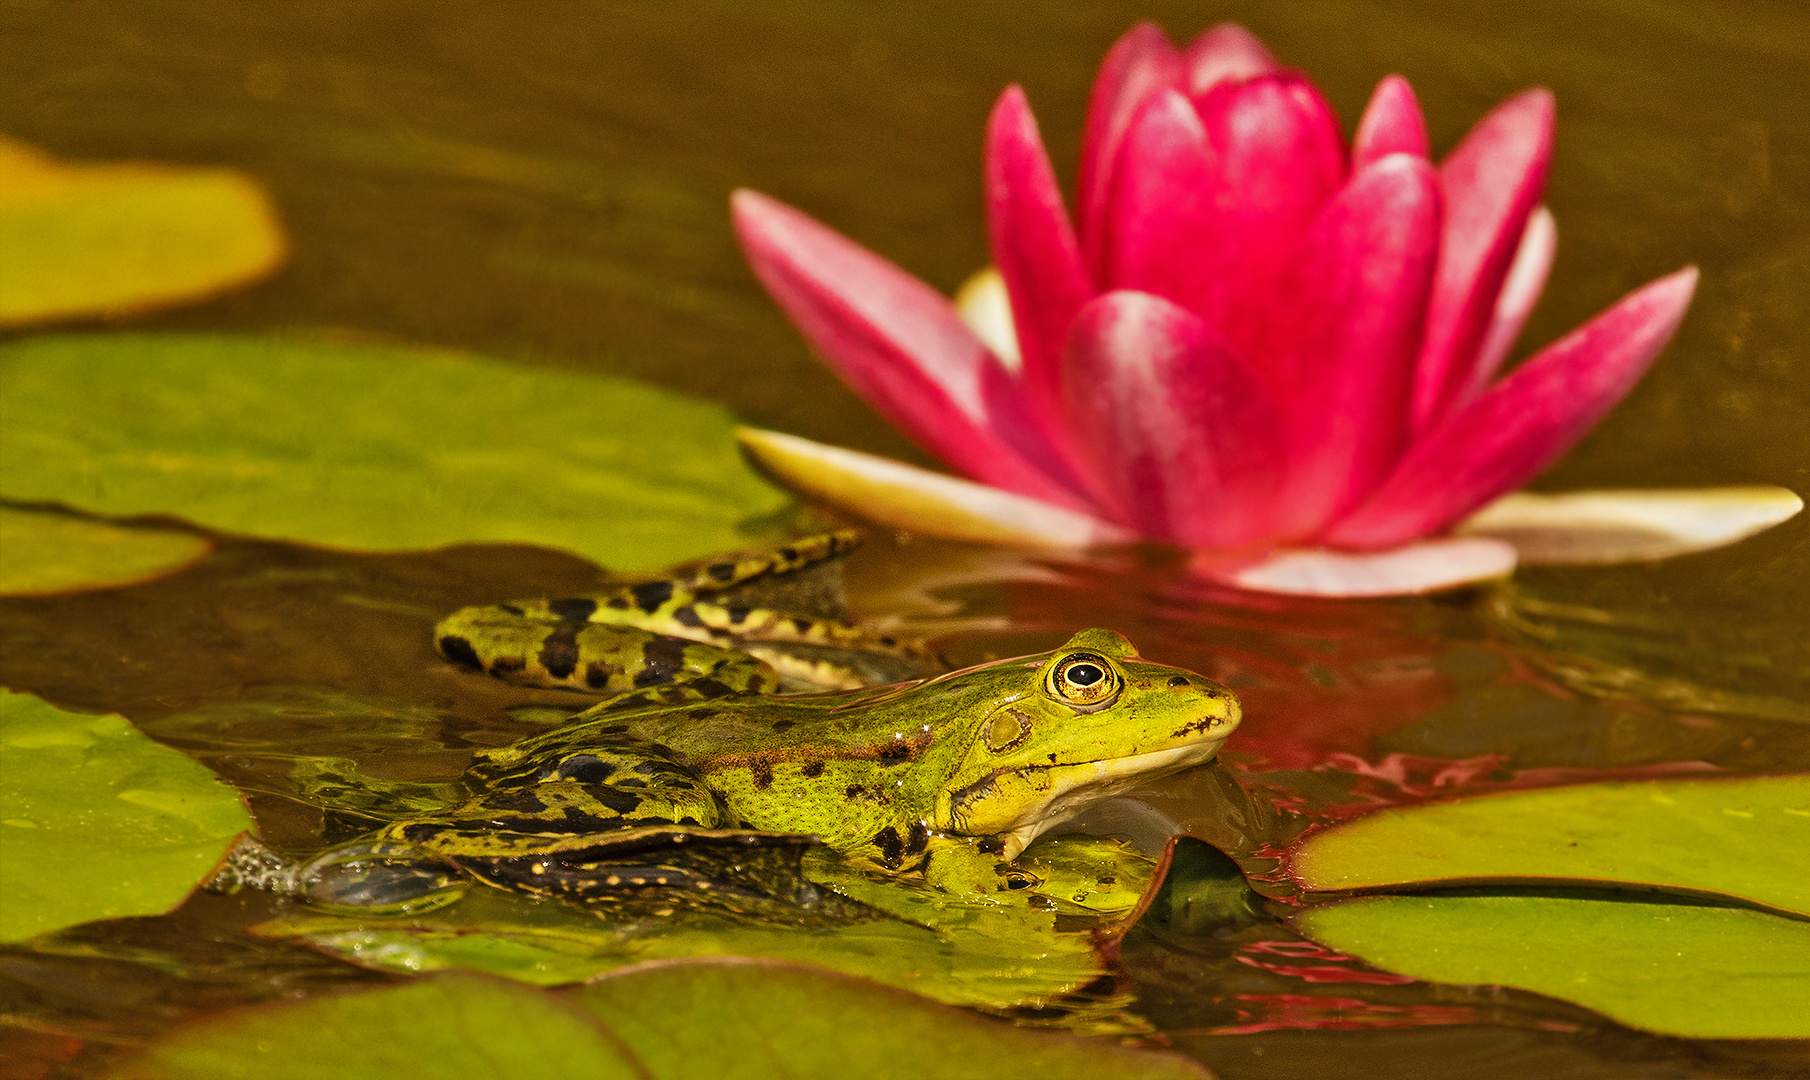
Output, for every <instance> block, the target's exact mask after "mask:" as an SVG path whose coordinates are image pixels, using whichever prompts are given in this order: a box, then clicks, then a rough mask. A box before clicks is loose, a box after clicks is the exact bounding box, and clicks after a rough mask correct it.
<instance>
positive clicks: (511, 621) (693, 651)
mask: <svg viewBox="0 0 1810 1080" xmlns="http://www.w3.org/2000/svg"><path fill="white" fill-rule="evenodd" d="M434 642H435V644H436V645H437V646H438V648H439V650H440V654H441V655H442V656H444V657H446V659H448V660H450V661H452V662H453V663H455V664H458V665H460V666H461V667H465V668H469V669H471V670H474V671H484V672H488V673H490V674H491V675H494V676H496V677H497V678H499V679H503V680H505V681H507V682H513V683H519V684H522V685H526V686H546V687H561V688H566V689H572V690H583V691H586V692H588V693H593V694H611V695H613V694H625V693H630V692H632V691H636V690H645V689H648V688H652V687H663V686H672V685H675V684H687V685H690V686H691V691H690V693H689V695H688V697H687V698H686V700H701V699H705V698H714V697H725V696H728V695H732V694H744V693H767V692H770V691H772V690H775V689H777V688H778V686H779V677H778V676H777V675H776V674H774V672H773V671H772V669H770V668H768V667H767V666H766V665H765V664H764V663H762V662H761V661H760V660H758V659H756V658H754V657H752V656H749V655H748V654H746V653H744V652H742V651H740V650H738V649H732V648H725V647H722V646H717V645H711V644H708V643H705V642H699V641H693V640H689V639H685V638H680V637H674V636H671V635H662V634H658V633H654V632H650V631H647V630H642V629H638V628H635V627H629V626H611V625H607V624H602V623H587V622H582V621H571V620H566V619H559V618H553V619H549V618H545V617H540V618H537V617H534V616H533V615H531V614H529V613H528V612H527V611H526V610H525V608H524V607H523V605H519V604H493V605H490V606H487V607H470V608H464V609H462V610H460V611H456V612H454V613H453V614H451V615H449V616H447V617H446V618H445V619H442V620H441V621H440V623H439V625H437V626H436V627H435V628H434Z"/></svg>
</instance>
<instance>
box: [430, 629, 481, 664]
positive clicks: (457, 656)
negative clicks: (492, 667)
mask: <svg viewBox="0 0 1810 1080" xmlns="http://www.w3.org/2000/svg"><path fill="white" fill-rule="evenodd" d="M440 655H441V656H444V657H446V658H447V659H448V660H451V661H452V662H453V663H455V664H457V665H459V666H460V667H462V668H470V669H472V670H473V671H483V670H484V661H482V660H480V659H478V651H477V650H476V649H474V648H472V647H471V642H469V641H466V640H465V639H464V638H462V637H457V636H455V635H453V634H448V635H446V636H445V637H443V638H441V639H440Z"/></svg>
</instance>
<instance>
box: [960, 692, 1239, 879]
mask: <svg viewBox="0 0 1810 1080" xmlns="http://www.w3.org/2000/svg"><path fill="white" fill-rule="evenodd" d="M1232 726H1234V725H1227V726H1226V728H1225V730H1224V732H1223V734H1222V735H1221V737H1220V738H1217V739H1211V740H1207V741H1204V742H1193V743H1188V744H1185V745H1183V746H1171V747H1168V748H1166V749H1162V750H1151V751H1149V752H1147V753H1143V754H1131V755H1127V756H1125V757H1115V758H1106V759H1104V760H1101V761H1081V762H1065V763H1062V764H1059V765H1027V766H1020V767H1017V768H1011V769H1001V770H999V771H998V772H995V773H990V774H988V775H987V776H984V777H982V778H980V779H979V780H977V781H975V782H974V783H972V784H969V785H968V786H967V787H965V788H961V789H960V790H957V791H953V792H950V794H949V806H948V817H947V818H946V819H945V821H946V822H947V824H948V828H949V831H950V832H954V833H958V834H962V835H967V836H997V837H998V839H999V840H1000V842H1001V843H1002V844H1003V845H1004V849H1003V850H1002V852H1001V855H1002V857H1004V858H1005V859H1008V860H1010V859H1015V858H1017V857H1018V855H1019V853H1021V852H1022V851H1024V849H1025V848H1027V847H1029V846H1030V843H1031V841H1033V840H1035V839H1037V837H1038V836H1040V835H1042V834H1043V833H1044V832H1047V831H1048V830H1049V829H1051V828H1052V827H1054V826H1056V825H1060V824H1061V823H1063V822H1064V821H1067V820H1068V819H1069V818H1072V817H1074V816H1075V815H1076V814H1079V813H1080V812H1081V811H1083V810H1085V809H1087V808H1088V807H1089V806H1092V805H1093V804H1094V803H1097V802H1099V801H1100V800H1101V799H1107V798H1111V797H1112V796H1114V795H1118V794H1121V793H1123V792H1125V791H1127V790H1130V789H1131V788H1133V787H1136V786H1137V785H1139V784H1141V783H1144V782H1145V781H1147V780H1154V779H1156V778H1157V777H1160V776H1168V775H1169V774H1170V773H1176V772H1180V771H1181V770H1183V769H1186V768H1190V767H1192V766H1195V765H1199V764H1201V763H1203V762H1206V761H1209V760H1211V759H1212V757H1213V755H1214V754H1216V753H1218V752H1219V746H1220V744H1221V743H1222V742H1224V741H1225V738H1224V736H1225V735H1229V734H1231V727H1232ZM1004 807H1014V808H1016V809H1015V812H1011V813H1002V812H1001V810H1002V808H1004Z"/></svg>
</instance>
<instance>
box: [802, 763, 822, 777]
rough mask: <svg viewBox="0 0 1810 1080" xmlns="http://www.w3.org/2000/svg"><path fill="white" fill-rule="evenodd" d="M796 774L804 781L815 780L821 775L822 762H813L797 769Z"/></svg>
mask: <svg viewBox="0 0 1810 1080" xmlns="http://www.w3.org/2000/svg"><path fill="white" fill-rule="evenodd" d="M798 772H799V775H801V776H803V777H804V778H805V779H806V780H815V779H817V778H818V777H819V776H822V775H823V762H821V761H813V762H811V763H810V764H809V765H806V766H804V767H803V768H802V769H799V770H798Z"/></svg>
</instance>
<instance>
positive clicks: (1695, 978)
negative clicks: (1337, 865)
mask: <svg viewBox="0 0 1810 1080" xmlns="http://www.w3.org/2000/svg"><path fill="white" fill-rule="evenodd" d="M1294 924H1295V928H1296V929H1298V930H1300V931H1301V932H1302V933H1304V934H1306V935H1308V936H1310V937H1312V938H1314V939H1315V940H1317V941H1320V942H1322V943H1324V944H1326V945H1330V946H1331V947H1333V948H1335V949H1339V950H1342V951H1344V952H1347V953H1351V954H1354V955H1356V956H1359V957H1362V958H1363V959H1364V960H1366V961H1368V962H1369V963H1372V964H1375V965H1376V966H1378V967H1382V968H1386V969H1388V970H1389V971H1393V972H1399V973H1401V974H1404V975H1411V976H1413V977H1415V978H1418V979H1426V980H1431V981H1437V982H1445V983H1471V984H1486V985H1494V986H1513V987H1519V988H1520V989H1523V990H1532V991H1534V992H1536V993H1541V994H1546V995H1548V996H1551V997H1556V998H1563V999H1564V1000H1566V1001H1572V1002H1576V1003H1577V1004H1579V1005H1583V1006H1586V1007H1587V1008H1591V1009H1595V1010H1596V1011H1597V1012H1600V1013H1602V1014H1604V1015H1605V1016H1608V1017H1611V1018H1613V1019H1615V1020H1617V1021H1619V1022H1621V1023H1623V1024H1628V1025H1630V1026H1633V1027H1639V1028H1646V1029H1648V1030H1651V1031H1658V1032H1663V1033H1666V1034H1670V1035H1682V1036H1687V1037H1690V1038H1699V1039H1798V1038H1807V1037H1810V922H1805V921H1803V920H1799V919H1786V918H1780V917H1778V916H1776V915H1768V914H1766V913H1764V912H1759V911H1748V910H1741V909H1733V908H1722V907H1708V906H1696V905H1684V904H1654V903H1641V902H1634V901H1628V900H1615V899H1579V898H1567V897H1553V896H1438V897H1434V896H1379V897H1365V898H1362V899H1357V900H1351V901H1346V902H1343V903H1335V904H1326V905H1322V906H1319V907H1313V908H1309V909H1307V910H1306V911H1304V912H1302V913H1300V914H1299V915H1297V916H1295V919H1294Z"/></svg>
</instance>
